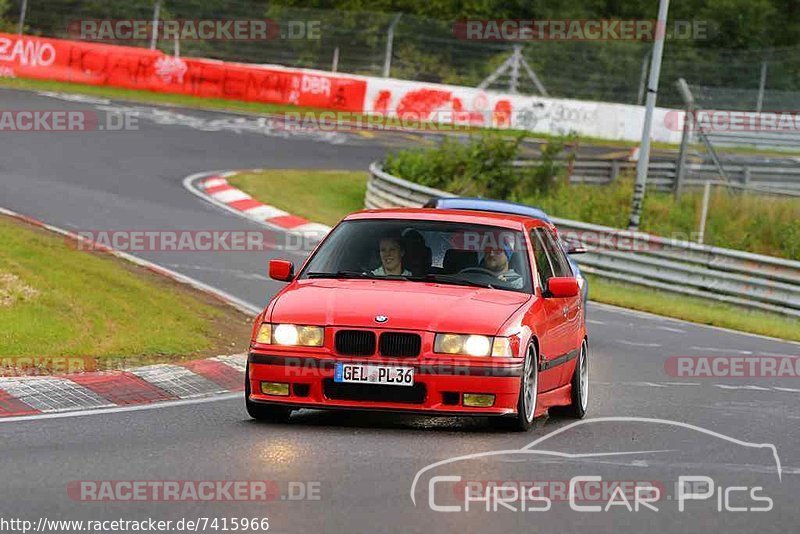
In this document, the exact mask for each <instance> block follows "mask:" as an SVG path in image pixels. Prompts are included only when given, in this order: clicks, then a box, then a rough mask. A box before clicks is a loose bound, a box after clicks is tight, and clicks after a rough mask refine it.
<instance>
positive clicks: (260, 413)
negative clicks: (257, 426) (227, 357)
mask: <svg viewBox="0 0 800 534" xmlns="http://www.w3.org/2000/svg"><path fill="white" fill-rule="evenodd" d="M244 407H245V409H246V410H247V415H249V416H250V417H252V418H253V419H255V420H257V421H265V422H268V423H287V422H289V418H290V417H291V415H292V410H291V409H290V408H284V407H283V406H269V405H267V404H258V403H256V402H252V401H251V400H250V364H248V365H247V367H246V368H245V373H244Z"/></svg>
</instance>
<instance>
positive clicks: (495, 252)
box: [483, 240, 524, 289]
mask: <svg viewBox="0 0 800 534" xmlns="http://www.w3.org/2000/svg"><path fill="white" fill-rule="evenodd" d="M513 254H514V245H513V243H512V242H511V241H509V240H504V241H503V246H502V247H497V246H487V247H485V248H484V249H483V266H484V267H485V268H486V269H488V270H489V271H491V272H492V273H493V274H494V275H495V276H496V277H497V278H498V279H499V280H501V281H502V282H504V284H505V285H506V286H508V287H509V288H513V289H522V287H523V285H524V283H523V280H522V275H520V274H519V273H518V272H517V271H515V270H514V269H511V268H510V266H509V261H511V256H512V255H513Z"/></svg>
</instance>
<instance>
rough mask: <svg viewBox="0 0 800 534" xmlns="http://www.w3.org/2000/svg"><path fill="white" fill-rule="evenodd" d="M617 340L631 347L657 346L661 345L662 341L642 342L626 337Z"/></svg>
mask: <svg viewBox="0 0 800 534" xmlns="http://www.w3.org/2000/svg"><path fill="white" fill-rule="evenodd" d="M616 342H617V343H620V344H622V345H629V346H631V347H649V348H657V347H660V346H661V343H640V342H638V341H628V340H626V339H617V340H616Z"/></svg>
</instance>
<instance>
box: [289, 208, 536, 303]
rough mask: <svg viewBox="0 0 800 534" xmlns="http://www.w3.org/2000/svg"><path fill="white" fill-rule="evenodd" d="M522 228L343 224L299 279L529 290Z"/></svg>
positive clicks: (370, 222)
mask: <svg viewBox="0 0 800 534" xmlns="http://www.w3.org/2000/svg"><path fill="white" fill-rule="evenodd" d="M530 272H531V271H530V264H529V262H528V253H527V250H526V244H525V239H524V236H523V234H522V232H519V231H515V230H510V229H507V228H500V227H495V226H483V225H477V224H465V223H457V222H441V221H414V220H374V219H372V220H361V221H345V222H343V223H341V224H340V225H339V226H338V227H337V228H336V229H335V230H334V231H333V232H332V233H331V235H330V236H329V237H328V239H326V240H325V242H324V243H323V244H322V246H320V248H319V250H317V252H316V254H314V256H313V257H312V258H311V260H310V261H309V263H308V265H307V266H306V268H305V269H304V270H303V272H302V273H301V276H300V277H301V278H383V279H390V280H411V281H418V282H437V283H442V284H451V285H464V286H477V287H488V288H493V289H502V290H507V291H520V292H526V293H530V292H531V275H530Z"/></svg>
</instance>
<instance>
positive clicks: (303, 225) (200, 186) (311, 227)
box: [183, 169, 331, 241]
mask: <svg viewBox="0 0 800 534" xmlns="http://www.w3.org/2000/svg"><path fill="white" fill-rule="evenodd" d="M260 170H262V169H249V170H239V171H215V172H203V173H198V174H193V175H191V176H187V177H186V178H184V180H183V185H184V187H186V189H188V190H189V191H190V192H192V193H193V194H195V195H197V196H199V197H200V198H202V199H204V200H206V201H208V202H210V203H212V204H214V205H216V206H219V207H221V208H222V209H225V210H227V211H230V212H233V213H235V214H236V215H239V216H243V217H246V218H248V219H251V220H253V221H256V222H258V223H261V224H263V225H264V226H267V227H268V228H271V229H277V230H283V231H285V232H289V233H292V234H300V235H302V236H304V237H305V238H307V239H309V240H311V239H315V240H317V241H320V240H322V238H323V237H325V236H326V235H327V234H328V232H330V231H331V227H330V226H327V225H324V224H320V223H315V222H311V221H309V220H308V219H304V218H303V217H298V216H297V215H292V214H291V213H288V212H286V211H283V210H281V209H278V208H276V207H275V206H270V205H269V204H264V203H263V202H261V201H259V200H256V199H254V198H253V197H251V196H250V195H248V194H247V193H245V192H244V191H242V190H241V189H237V188H235V187H233V186H232V185H231V184H229V183H228V180H227V179H228V178H230V177H231V176H234V175H236V174H241V173H245V172H258V171H260Z"/></svg>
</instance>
